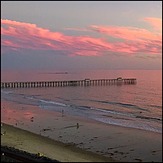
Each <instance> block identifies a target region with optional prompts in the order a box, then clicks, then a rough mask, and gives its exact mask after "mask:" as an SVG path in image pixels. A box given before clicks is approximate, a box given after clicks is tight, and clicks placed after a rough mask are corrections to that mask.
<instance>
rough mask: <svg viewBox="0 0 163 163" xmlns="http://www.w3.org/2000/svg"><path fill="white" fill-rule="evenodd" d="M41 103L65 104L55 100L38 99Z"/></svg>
mask: <svg viewBox="0 0 163 163" xmlns="http://www.w3.org/2000/svg"><path fill="white" fill-rule="evenodd" d="M39 101H40V102H41V103H46V104H53V105H58V106H67V105H66V104H64V103H60V102H56V101H50V100H42V99H41V100H39Z"/></svg>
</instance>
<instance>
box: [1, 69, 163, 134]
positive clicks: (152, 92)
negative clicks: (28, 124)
mask: <svg viewBox="0 0 163 163" xmlns="http://www.w3.org/2000/svg"><path fill="white" fill-rule="evenodd" d="M8 74H10V75H8ZM11 74H12V75H11ZM161 74H162V71H159V70H131V71H129V70H128V71H127V70H124V71H122V70H121V71H120V70H114V71H113V70H112V71H106V70H105V71H104V70H103V71H102V70H101V71H87V72H68V73H61V74H59V73H49V72H41V73H40V72H26V75H24V73H23V75H21V73H17V75H16V78H15V76H14V73H13V72H12V73H11V72H7V73H4V74H3V75H2V81H16V80H17V81H26V80H28V81H35V80H37V81H48V80H80V79H85V78H90V79H100V78H117V77H119V76H121V77H123V78H137V84H136V85H105V86H86V87H84V86H83V87H82V86H77V87H73V86H71V87H54V88H21V89H20V88H19V89H3V90H1V100H7V101H8V102H11V101H12V102H15V103H21V104H24V105H29V106H30V105H35V106H38V107H39V108H41V109H44V110H51V111H55V112H62V111H63V112H64V114H67V115H73V116H77V117H78V116H80V117H83V118H86V119H93V120H96V121H98V122H101V123H103V124H105V125H106V124H112V125H118V126H124V127H129V128H138V129H142V130H148V131H152V132H158V133H162V76H161ZM23 76H25V77H23Z"/></svg>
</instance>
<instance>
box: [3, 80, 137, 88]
mask: <svg viewBox="0 0 163 163" xmlns="http://www.w3.org/2000/svg"><path fill="white" fill-rule="evenodd" d="M112 84H117V85H122V84H136V79H135V78H127V79H123V78H121V77H119V78H117V79H95V80H91V79H84V80H69V81H35V82H1V88H2V89H4V88H38V87H39V88H41V87H66V86H96V85H112Z"/></svg>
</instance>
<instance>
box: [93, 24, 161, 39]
mask: <svg viewBox="0 0 163 163" xmlns="http://www.w3.org/2000/svg"><path fill="white" fill-rule="evenodd" d="M91 29H92V30H94V31H97V32H100V33H104V34H107V35H109V36H111V37H115V38H120V39H124V40H131V41H141V40H161V35H157V34H155V33H152V32H150V31H148V30H146V29H141V28H134V27H117V26H95V25H92V26H91Z"/></svg>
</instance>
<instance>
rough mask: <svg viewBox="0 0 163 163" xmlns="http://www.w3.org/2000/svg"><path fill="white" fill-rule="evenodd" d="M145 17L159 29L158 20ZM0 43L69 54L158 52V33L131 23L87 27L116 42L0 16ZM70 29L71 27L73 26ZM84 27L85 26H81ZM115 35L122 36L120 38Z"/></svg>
mask: <svg viewBox="0 0 163 163" xmlns="http://www.w3.org/2000/svg"><path fill="white" fill-rule="evenodd" d="M153 20H154V19H150V18H147V19H145V21H148V22H149V23H150V24H152V26H153V27H155V28H157V29H158V24H157V23H156V22H157V21H155V20H154V21H153ZM1 24H2V25H1V34H2V47H6V48H10V49H13V48H14V49H17V50H19V49H33V50H54V51H61V52H62V53H64V54H65V55H70V56H101V55H104V54H105V55H106V54H107V55H109V53H112V52H114V53H120V54H121V53H124V54H130V55H131V54H135V55H136V54H137V53H148V54H160V53H161V49H162V42H161V40H162V39H161V37H162V36H161V34H156V33H153V32H150V31H148V30H146V29H138V28H133V27H113V26H109V27H104V26H96V25H92V26H91V27H90V29H89V30H90V31H92V32H98V33H103V34H105V35H107V36H111V37H114V38H116V39H117V41H116V42H112V41H108V39H102V38H97V37H90V36H69V35H65V34H63V33H61V32H54V31H50V30H48V29H45V28H41V27H38V26H37V25H36V24H30V23H24V22H17V21H12V20H4V19H1ZM72 29H73V28H72ZM82 30H84V29H82ZM118 39H122V40H121V41H119V40H118Z"/></svg>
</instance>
